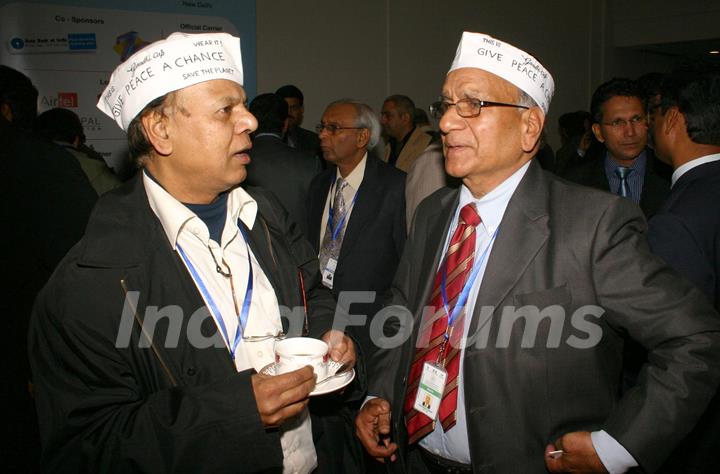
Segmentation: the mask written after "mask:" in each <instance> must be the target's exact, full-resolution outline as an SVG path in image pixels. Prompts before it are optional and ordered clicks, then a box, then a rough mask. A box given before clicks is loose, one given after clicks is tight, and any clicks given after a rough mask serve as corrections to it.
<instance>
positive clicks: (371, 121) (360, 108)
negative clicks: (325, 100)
mask: <svg viewBox="0 0 720 474" xmlns="http://www.w3.org/2000/svg"><path fill="white" fill-rule="evenodd" d="M344 104H350V105H352V106H354V107H355V114H356V115H357V119H356V121H355V126H356V127H361V128H367V129H368V131H369V132H370V140H368V143H367V145H365V149H366V150H370V149H371V148H374V147H375V145H377V144H378V142H379V141H380V120H378V118H377V115H375V112H373V109H372V108H371V107H370V106H369V105H367V104H365V103H364V102H360V101H359V100H355V99H340V100H336V101H334V102H331V103H330V104H329V105H328V106H327V108H328V109H329V108H330V107H334V106H336V105H344Z"/></svg>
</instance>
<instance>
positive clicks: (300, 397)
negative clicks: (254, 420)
mask: <svg viewBox="0 0 720 474" xmlns="http://www.w3.org/2000/svg"><path fill="white" fill-rule="evenodd" d="M251 380H252V386H253V392H254V393H255V403H256V404H257V408H258V413H260V419H261V420H262V423H263V425H264V426H265V427H267V428H271V427H274V426H279V425H281V424H282V423H283V422H284V421H285V420H287V419H288V418H292V417H293V416H295V415H297V414H298V413H300V412H301V411H302V410H303V408H305V406H307V404H308V394H309V393H310V392H311V391H312V390H313V389H314V388H315V372H313V369H312V367H310V366H305V367H303V368H301V369H298V370H295V371H293V372H288V373H286V374H282V375H274V376H270V375H263V374H255V375H253V376H252V378H251Z"/></svg>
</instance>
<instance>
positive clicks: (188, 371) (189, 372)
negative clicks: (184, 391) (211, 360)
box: [185, 367, 197, 377]
mask: <svg viewBox="0 0 720 474" xmlns="http://www.w3.org/2000/svg"><path fill="white" fill-rule="evenodd" d="M185 373H186V374H188V375H189V376H190V377H192V376H194V375H195V374H196V373H197V371H196V370H195V367H188V368H187V370H186V371H185Z"/></svg>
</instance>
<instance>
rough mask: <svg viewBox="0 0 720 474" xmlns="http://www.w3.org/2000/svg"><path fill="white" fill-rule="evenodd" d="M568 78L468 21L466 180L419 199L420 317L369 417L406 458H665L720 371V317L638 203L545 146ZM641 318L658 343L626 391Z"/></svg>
mask: <svg viewBox="0 0 720 474" xmlns="http://www.w3.org/2000/svg"><path fill="white" fill-rule="evenodd" d="M553 89H554V83H553V80H552V77H551V76H550V73H549V72H548V71H547V69H545V67H543V66H542V65H541V64H540V63H539V62H538V61H537V60H536V59H535V58H533V57H532V56H531V55H529V54H528V53H526V52H524V51H521V50H519V49H517V48H515V47H513V46H511V45H509V44H508V43H506V42H504V41H500V40H497V39H495V38H492V37H489V36H487V35H483V34H478V33H464V34H463V37H462V40H461V42H460V46H459V48H458V51H457V55H456V58H455V61H454V62H453V64H452V66H451V68H450V72H449V73H448V75H447V77H446V79H445V84H444V86H443V91H442V100H441V103H440V104H437V105H436V108H434V110H436V111H437V113H438V114H442V115H441V118H440V122H439V126H440V131H441V133H442V140H443V148H444V151H445V168H446V170H447V172H448V174H450V175H451V176H455V177H458V178H461V179H462V186H461V187H460V189H459V190H451V189H448V188H445V189H441V190H439V191H437V192H436V193H434V194H433V195H431V196H430V197H428V198H427V199H426V200H425V201H423V202H422V203H421V204H420V206H419V207H418V210H417V212H416V214H415V219H414V222H413V227H412V229H411V232H410V234H409V237H408V241H407V243H406V246H405V251H404V253H403V256H402V259H401V262H400V265H399V266H398V271H397V275H396V278H395V281H394V282H393V303H395V304H397V305H398V307H396V308H395V309H394V311H397V312H398V313H399V314H400V315H403V316H401V317H402V318H403V319H402V320H403V321H405V322H406V323H407V320H406V319H405V316H404V315H407V312H408V311H409V312H410V314H411V315H412V318H413V320H412V321H413V322H414V324H412V325H409V324H404V325H401V326H400V328H399V329H400V330H403V331H407V329H408V326H411V328H412V330H413V332H412V334H411V335H408V334H407V332H405V333H404V334H405V335H406V336H408V337H407V339H403V341H404V344H403V345H401V346H400V347H390V348H387V349H381V350H379V351H378V352H377V353H376V354H375V355H374V357H373V360H372V361H371V362H370V364H371V371H370V373H374V374H382V375H381V376H380V377H377V376H376V378H375V379H370V380H369V384H368V394H369V396H371V397H376V398H371V399H369V400H368V401H367V402H366V403H365V405H364V406H363V407H362V409H361V410H360V413H359V415H358V417H357V418H356V427H357V430H358V436H359V437H360V440H361V442H362V443H363V445H364V446H365V448H366V450H367V451H368V453H370V455H371V456H374V457H375V458H377V459H379V460H383V461H385V462H387V463H389V466H390V467H391V469H392V470H393V471H395V472H412V473H427V472H431V473H447V472H453V473H455V474H459V473H467V474H469V473H484V472H487V473H490V472H497V473H511V472H522V473H539V472H545V470H546V469H549V470H550V471H551V472H566V471H571V470H572V471H579V472H605V471H606V470H607V471H610V472H611V473H619V472H625V471H626V470H627V469H629V468H631V467H632V466H635V465H638V464H639V465H640V466H642V468H644V469H645V470H647V471H649V472H652V471H653V470H654V469H656V468H657V467H658V466H659V465H660V463H661V462H662V460H663V458H664V457H665V456H666V455H667V454H668V453H669V451H670V450H671V448H672V447H673V446H674V445H675V444H676V443H677V442H679V440H680V439H682V437H683V435H684V434H685V433H687V432H688V431H689V430H690V428H691V427H692V426H693V424H694V423H695V422H696V421H697V418H698V417H699V416H700V414H701V413H702V411H703V408H704V406H705V405H707V403H708V401H709V400H710V397H711V396H712V394H713V393H715V389H716V387H717V385H718V383H719V382H720V365H718V362H720V320H718V317H717V314H716V313H715V311H714V310H713V309H712V307H711V306H710V305H709V304H708V303H707V301H705V299H704V297H703V296H702V295H701V294H700V293H699V292H698V291H697V290H696V289H694V288H691V287H690V286H689V285H688V283H687V282H685V281H683V280H681V279H679V278H678V277H677V275H676V274H675V273H673V272H672V271H671V270H670V269H669V268H668V267H667V266H666V265H665V264H664V263H663V262H662V261H661V260H660V259H659V258H657V257H656V256H654V255H652V254H651V253H650V251H649V249H648V246H647V243H646V241H645V235H644V231H645V221H644V219H643V217H642V214H641V213H640V210H639V209H638V208H637V206H635V205H634V204H633V203H632V202H631V201H629V200H628V199H622V198H619V197H617V196H613V195H610V194H608V193H605V192H600V191H596V190H592V189H588V188H585V187H581V186H576V185H574V184H571V183H568V182H566V181H564V180H560V179H558V178H556V177H555V176H554V175H552V174H550V173H547V172H544V171H543V170H542V169H541V168H540V166H539V165H538V163H536V162H535V161H534V160H532V158H533V156H534V155H535V152H536V151H537V148H538V146H539V141H540V135H541V133H542V129H543V125H544V122H545V117H546V114H547V111H548V107H549V105H550V100H551V98H552V93H553ZM388 310H390V308H388ZM626 334H628V335H629V336H630V337H632V338H634V339H637V340H639V341H641V343H642V344H643V345H645V346H646V347H648V348H649V349H650V351H651V357H650V362H649V363H648V364H647V365H646V366H645V367H644V370H643V376H642V378H641V381H640V383H639V384H638V386H637V387H635V388H634V389H633V390H632V391H630V392H627V393H626V394H624V396H622V397H621V396H620V394H619V388H620V379H621V369H622V346H623V340H624V336H625V335H626ZM389 335H392V334H389ZM428 407H430V408H428ZM398 448H399V449H398Z"/></svg>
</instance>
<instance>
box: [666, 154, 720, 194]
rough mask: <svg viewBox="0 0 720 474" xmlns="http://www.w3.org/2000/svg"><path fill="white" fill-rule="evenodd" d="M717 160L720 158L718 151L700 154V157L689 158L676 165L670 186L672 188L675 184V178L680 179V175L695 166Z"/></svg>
mask: <svg viewBox="0 0 720 474" xmlns="http://www.w3.org/2000/svg"><path fill="white" fill-rule="evenodd" d="M718 160H720V153H716V154H714V155H705V156H701V157H700V158H695V159H694V160H690V161H688V162H687V163H685V164H683V165H681V166H678V167H677V169H676V170H675V171H673V174H672V178H671V179H672V181H671V184H670V187H671V188H672V187H673V186H675V183H677V180H678V179H680V176H682V175H684V174H685V173H687V172H688V171H690V170H691V169H693V168H695V167H696V166H700V165H704V164H705V163H712V162H713V161H718Z"/></svg>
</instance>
